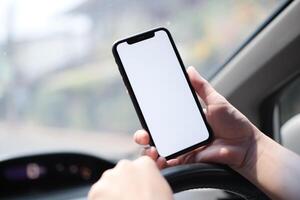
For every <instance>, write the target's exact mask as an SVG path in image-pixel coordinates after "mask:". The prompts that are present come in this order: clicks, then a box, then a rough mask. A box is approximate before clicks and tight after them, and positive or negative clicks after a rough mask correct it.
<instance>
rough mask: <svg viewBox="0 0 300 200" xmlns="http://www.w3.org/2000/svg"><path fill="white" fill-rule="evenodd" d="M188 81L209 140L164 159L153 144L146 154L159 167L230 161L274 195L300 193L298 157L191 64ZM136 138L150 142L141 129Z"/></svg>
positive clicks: (282, 197) (231, 165) (290, 197)
mask: <svg viewBox="0 0 300 200" xmlns="http://www.w3.org/2000/svg"><path fill="white" fill-rule="evenodd" d="M188 75H189V78H190V80H191V83H192V85H193V87H194V89H195V91H196V92H197V94H198V95H199V97H200V98H201V99H202V100H203V102H204V103H205V105H206V117H207V121H208V123H209V124H210V126H211V127H212V129H213V132H214V140H213V141H212V143H211V144H209V145H207V146H205V147H202V148H199V149H196V150H194V151H192V152H190V153H188V154H186V155H183V156H180V157H178V158H176V159H172V160H169V161H166V160H165V159H164V158H162V157H159V156H158V153H157V151H156V149H155V148H154V147H151V148H148V149H147V150H146V151H145V154H146V155H148V156H150V157H151V158H152V159H154V160H156V161H157V165H158V166H159V167H160V168H164V167H168V166H173V165H178V164H183V163H194V162H213V163H222V164H226V165H229V166H230V167H231V168H233V169H234V170H236V171H237V172H239V173H240V174H241V175H243V176H244V177H245V178H247V179H248V180H250V181H251V182H253V183H254V184H255V185H257V186H258V187H259V188H260V189H261V190H263V191H264V192H265V193H266V194H267V195H269V196H270V197H272V198H274V199H295V198H297V197H298V198H299V197H300V191H299V190H298V189H297V187H298V185H297V184H299V183H300V158H299V157H298V156H297V155H296V154H294V153H292V152H291V151H289V150H287V149H285V148H284V147H282V146H280V145H279V144H277V143H276V142H274V141H273V140H271V139H270V138H268V137H267V136H266V135H264V134H263V133H262V132H260V131H259V130H258V129H257V128H256V127H255V126H254V125H253V124H252V123H251V122H250V121H249V120H248V119H247V118H246V117H245V116H244V115H243V114H242V113H240V112H239V111H238V110H237V109H236V108H234V107H233V106H232V105H231V104H230V103H229V102H228V101H227V100H226V99H225V98H224V97H223V96H221V95H220V94H219V93H218V92H216V91H215V90H214V88H212V87H211V85H210V84H209V83H208V82H207V81H206V80H204V79H203V78H202V77H201V76H200V75H199V74H198V73H197V72H196V70H195V69H194V68H189V69H188ZM134 138H135V141H136V142H137V143H139V144H142V145H147V144H149V135H148V133H147V132H145V131H143V130H140V131H138V132H137V133H136V134H135V137H134Z"/></svg>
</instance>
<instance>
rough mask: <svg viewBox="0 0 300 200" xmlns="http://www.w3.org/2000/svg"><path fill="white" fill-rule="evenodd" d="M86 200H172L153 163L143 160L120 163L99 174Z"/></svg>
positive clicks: (145, 158)
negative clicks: (98, 178) (100, 175)
mask: <svg viewBox="0 0 300 200" xmlns="http://www.w3.org/2000/svg"><path fill="white" fill-rule="evenodd" d="M88 199H89V200H97V199H101V200H140V199H143V200H152V199H164V200H171V199H173V196H172V191H171V189H170V187H169V185H168V184H167V182H166V180H165V179H164V178H163V177H162V176H161V174H160V172H159V170H158V168H157V166H156V165H155V163H154V162H153V161H152V160H151V159H150V158H149V157H146V156H143V157H140V158H139V159H137V160H135V161H128V160H122V161H120V162H119V163H118V164H117V166H116V167H115V168H113V169H110V170H107V171H105V172H104V173H103V174H102V177H101V178H100V180H99V181H98V182H97V183H95V184H94V185H93V186H92V188H91V190H90V192H89V196H88Z"/></svg>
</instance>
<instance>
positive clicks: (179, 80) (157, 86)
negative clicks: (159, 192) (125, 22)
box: [117, 30, 209, 157]
mask: <svg viewBox="0 0 300 200" xmlns="http://www.w3.org/2000/svg"><path fill="white" fill-rule="evenodd" d="M117 51H118V54H119V56H120V59H121V62H122V64H123V66H124V69H125V72H126V74H127V76H128V79H129V82H130V84H131V87H132V88H133V91H134V94H135V96H136V98H137V101H138V104H139V106H140V108H141V110H142V113H143V116H144V118H145V121H146V123H147V126H148V128H149V131H150V133H151V136H152V138H153V141H154V143H155V146H156V148H157V150H158V152H159V154H160V155H161V156H164V157H166V156H169V155H171V154H174V153H176V152H178V151H181V150H183V149H186V148H188V147H190V146H192V145H195V144H197V143H199V142H201V141H204V140H206V139H207V138H208V136H209V133H208V130H207V128H206V126H205V124H204V121H203V119H202V116H201V114H200V111H199V109H198V107H197V104H196V102H195V99H194V97H193V95H192V93H191V90H190V88H189V86H188V83H187V81H186V79H185V77H184V74H183V71H182V69H181V66H180V63H179V61H178V59H177V57H176V54H175V52H174V50H173V47H172V44H171V42H170V40H169V38H168V35H167V33H166V32H165V31H163V30H159V31H157V32H155V36H154V37H152V38H149V39H146V40H143V41H140V42H137V43H134V44H128V43H127V42H123V43H120V44H119V45H118V46H117Z"/></svg>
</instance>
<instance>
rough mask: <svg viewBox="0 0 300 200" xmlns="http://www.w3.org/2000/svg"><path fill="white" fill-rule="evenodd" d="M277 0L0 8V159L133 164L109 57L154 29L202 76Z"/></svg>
mask: <svg viewBox="0 0 300 200" xmlns="http://www.w3.org/2000/svg"><path fill="white" fill-rule="evenodd" d="M282 2H283V0H265V1H252V0H244V1H238V0H230V1H217V0H213V1H200V0H199V1H195V0H188V1H187V0H186V1H179V0H176V1H174V0H166V1H141V0H134V1H122V0H107V1H105V0H102V1H99V0H61V1H53V0H1V2H0V156H1V157H3V156H6V157H10V156H16V155H20V154H31V153H41V152H49V151H50V152H53V151H79V152H86V153H90V154H96V155H100V156H104V157H105V158H109V159H119V158H121V157H127V158H129V157H134V156H135V155H137V152H138V148H137V146H136V145H134V144H133V142H132V133H133V132H134V131H135V130H136V129H139V128H140V124H139V122H138V119H137V116H136V114H135V111H134V109H133V106H132V104H131V102H130V98H129V97H128V95H127V94H126V92H125V87H124V86H123V83H122V79H121V76H120V75H119V72H118V69H117V66H116V64H115V62H114V59H113V57H112V53H111V47H112V44H113V42H114V41H115V40H117V39H120V38H123V37H127V36H128V35H132V34H135V33H138V32H141V31H145V30H149V29H151V28H154V27H161V26H163V27H166V28H168V29H169V30H170V32H171V33H172V35H173V37H174V40H175V43H176V45H177V47H178V50H179V52H180V54H181V56H182V59H183V61H184V63H185V64H186V65H187V66H188V65H193V66H195V67H196V68H197V69H198V70H199V71H200V73H201V74H202V75H203V76H205V77H206V78H208V79H209V78H211V77H212V76H213V75H214V74H215V73H216V72H217V71H218V70H219V69H220V66H222V64H223V63H224V62H225V60H226V59H227V58H228V57H229V56H230V55H232V53H233V52H234V51H235V50H236V49H237V48H238V47H239V46H240V45H241V44H242V42H243V41H245V40H246V39H247V38H248V37H249V36H250V34H251V33H253V32H254V31H255V30H256V29H257V28H258V26H259V25H260V24H262V23H263V22H264V21H265V20H266V19H267V18H268V17H269V16H270V15H271V14H272V13H274V12H275V10H276V9H277V8H278V7H279V6H280V5H282Z"/></svg>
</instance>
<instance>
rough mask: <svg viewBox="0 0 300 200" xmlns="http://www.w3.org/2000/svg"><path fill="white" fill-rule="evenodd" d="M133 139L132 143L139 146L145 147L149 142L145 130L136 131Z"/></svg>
mask: <svg viewBox="0 0 300 200" xmlns="http://www.w3.org/2000/svg"><path fill="white" fill-rule="evenodd" d="M133 138H134V141H135V142H136V143H137V144H140V145H147V144H149V142H150V137H149V134H148V133H147V131H145V130H138V131H137V132H135V134H134V136H133Z"/></svg>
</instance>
